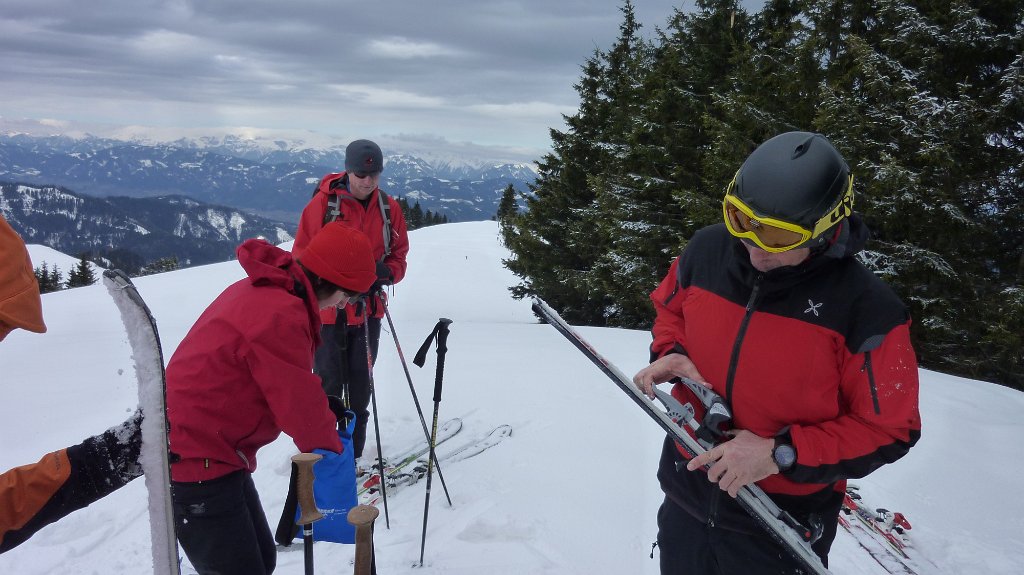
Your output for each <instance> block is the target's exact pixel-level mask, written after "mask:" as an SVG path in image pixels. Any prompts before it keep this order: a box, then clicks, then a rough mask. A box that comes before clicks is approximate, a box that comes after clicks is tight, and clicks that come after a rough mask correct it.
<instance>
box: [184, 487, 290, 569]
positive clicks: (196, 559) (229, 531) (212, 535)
mask: <svg viewBox="0 0 1024 575" xmlns="http://www.w3.org/2000/svg"><path fill="white" fill-rule="evenodd" d="M171 494H172V498H173V499H174V524H175V529H176V530H177V532H178V541H180V542H181V547H182V548H183V549H184V550H185V555H187V556H188V559H189V561H191V562H192V565H193V566H194V567H195V568H196V571H198V572H199V575H270V574H271V573H273V572H274V567H275V566H276V565H277V549H275V548H274V537H273V535H272V534H271V533H270V526H269V525H268V524H267V516H266V515H265V514H264V513H263V506H262V505H260V496H259V493H257V492H256V486H255V484H253V481H252V474H250V473H248V472H246V471H236V472H234V473H230V474H228V475H225V476H224V477H218V478H217V479H212V480H210V481H200V482H198V483H179V482H174V483H172V484H171Z"/></svg>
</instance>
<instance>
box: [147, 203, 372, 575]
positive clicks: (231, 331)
mask: <svg viewBox="0 0 1024 575" xmlns="http://www.w3.org/2000/svg"><path fill="white" fill-rule="evenodd" d="M237 253H238V262H239V263H240V264H241V265H242V268H243V269H245V271H246V273H247V274H248V276H249V277H248V278H246V279H242V280H240V281H238V282H236V283H234V284H233V285H231V286H229V287H228V288H227V289H225V290H224V292H223V293H221V295H220V296H219V297H217V299H216V300H214V301H213V303H211V304H210V306H209V307H207V308H206V311H204V312H203V314H202V315H201V316H200V317H199V319H198V320H197V321H196V323H195V324H194V325H193V326H192V329H191V330H189V332H188V334H187V335H186V336H185V339H183V340H182V342H181V344H179V345H178V348H177V350H176V351H175V352H174V355H173V356H172V357H171V360H170V362H169V363H168V365H167V417H168V420H169V421H170V449H171V452H172V454H173V457H174V458H175V462H174V463H172V464H171V481H172V483H171V492H172V498H173V500H174V516H175V527H176V530H177V535H178V540H179V541H180V542H181V546H182V548H183V549H184V551H185V554H186V555H187V556H188V558H189V560H190V561H191V562H192V565H193V566H194V567H195V568H196V570H197V571H198V572H199V573H200V575H206V574H213V573H217V574H219V575H230V574H233V573H237V574H240V575H241V574H245V575H259V574H264V573H266V574H269V573H272V572H273V570H274V567H275V565H276V562H277V551H276V549H275V546H274V539H273V536H272V534H271V531H270V527H269V525H268V524H267V519H266V515H265V514H264V512H263V508H262V505H261V504H260V499H259V495H258V494H257V492H256V487H255V485H254V483H253V480H252V473H253V471H254V470H255V469H256V451H257V450H258V449H259V448H261V447H263V446H264V445H267V444H269V443H270V442H272V441H274V440H275V439H276V438H277V437H278V435H280V433H281V432H282V431H283V432H284V433H286V434H288V435H289V436H290V437H291V438H292V439H293V440H294V441H295V445H296V446H297V447H298V448H299V450H300V451H303V452H310V451H315V452H318V453H321V454H323V455H325V456H328V457H329V456H331V455H336V454H338V453H340V452H341V449H342V446H341V442H340V440H339V438H338V434H337V430H336V423H337V420H336V417H335V415H334V413H333V412H332V411H331V409H330V408H329V406H328V399H327V396H326V395H325V394H324V391H323V389H322V388H321V385H320V378H319V377H317V376H316V375H315V374H314V373H313V354H314V351H315V350H316V348H317V346H318V345H319V344H320V315H319V312H320V310H321V309H325V308H329V307H333V306H336V305H344V304H345V303H346V302H347V301H348V300H350V299H353V298H355V297H357V296H358V295H359V294H361V293H362V292H365V291H366V290H368V289H370V286H371V285H373V283H374V282H375V281H376V280H377V273H376V265H375V263H374V261H373V256H372V254H371V249H370V243H369V240H368V239H367V238H366V236H365V235H363V233H362V232H359V231H357V230H354V229H351V228H349V227H346V226H344V225H342V224H340V223H332V224H328V225H327V226H325V227H324V229H323V230H321V231H320V233H318V234H317V235H316V237H315V238H313V240H312V241H311V242H310V243H309V245H307V246H306V248H305V250H303V252H302V254H301V255H300V256H299V257H298V258H295V257H293V256H292V254H291V253H289V252H287V251H284V250H282V249H280V248H277V247H275V246H272V245H270V244H269V243H267V242H265V241H263V240H248V241H246V242H245V243H243V244H242V245H241V246H240V247H239V248H238V252H237Z"/></svg>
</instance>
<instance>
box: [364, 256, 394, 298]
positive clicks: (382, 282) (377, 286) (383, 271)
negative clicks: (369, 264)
mask: <svg viewBox="0 0 1024 575" xmlns="http://www.w3.org/2000/svg"><path fill="white" fill-rule="evenodd" d="M392 283H394V276H393V275H392V274H391V268H389V267H388V266H386V265H385V264H384V262H382V261H381V262H377V281H376V282H374V283H373V287H371V288H370V293H377V292H378V291H380V290H381V289H383V288H384V286H388V285H391V284H392Z"/></svg>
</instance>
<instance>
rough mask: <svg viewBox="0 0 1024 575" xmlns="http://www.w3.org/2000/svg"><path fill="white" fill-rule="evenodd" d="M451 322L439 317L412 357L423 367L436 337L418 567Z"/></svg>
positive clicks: (428, 500)
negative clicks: (425, 490) (428, 448)
mask: <svg viewBox="0 0 1024 575" xmlns="http://www.w3.org/2000/svg"><path fill="white" fill-rule="evenodd" d="M451 323H452V320H450V319H448V318H443V317H442V318H441V319H440V320H439V321H438V322H437V325H436V326H434V331H432V332H431V333H430V335H429V336H427V339H426V341H424V342H423V345H422V346H420V349H419V351H418V352H416V357H415V358H413V360H412V361H413V363H415V364H416V365H418V366H420V367H423V363H424V362H425V361H426V359H427V350H428V349H429V348H430V344H431V342H432V341H433V340H434V337H435V336H436V337H437V370H436V371H435V372H434V373H435V375H434V423H433V426H432V431H431V436H430V457H429V458H428V459H427V496H426V501H425V502H424V503H423V535H422V537H421V538H420V567H423V552H424V550H425V549H426V545H427V515H428V514H429V513H430V479H431V477H433V470H434V461H436V460H437V454H436V453H434V447H435V442H436V439H437V414H438V411H439V410H440V408H441V383H442V380H443V379H444V356H445V354H446V353H447V352H448V326H449V325H450V324H451Z"/></svg>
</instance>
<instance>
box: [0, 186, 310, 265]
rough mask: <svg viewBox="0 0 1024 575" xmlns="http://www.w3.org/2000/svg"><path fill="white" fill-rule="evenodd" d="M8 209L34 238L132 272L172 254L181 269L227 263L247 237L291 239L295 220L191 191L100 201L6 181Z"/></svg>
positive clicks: (0, 204)
mask: <svg viewBox="0 0 1024 575" xmlns="http://www.w3.org/2000/svg"><path fill="white" fill-rule="evenodd" d="M0 214H2V215H3V216H4V218H5V219H6V220H7V221H8V222H9V223H10V224H11V225H12V226H13V227H14V229H15V230H17V231H18V233H20V234H21V235H22V237H23V238H24V239H25V241H27V242H29V243H33V244H41V245H46V246H49V247H51V248H53V249H55V250H58V251H60V252H63V253H66V254H73V255H77V254H81V253H88V254H90V255H91V256H92V257H94V258H97V259H98V260H100V261H103V262H104V263H105V265H106V266H107V267H120V268H122V269H125V270H129V271H132V272H135V271H137V270H138V268H139V267H141V266H143V265H146V264H148V263H151V262H153V261H154V260H158V259H162V258H169V257H177V258H178V262H179V265H180V266H181V267H188V266H193V265H202V264H208V263H214V262H223V261H226V260H229V259H232V258H233V257H234V255H235V248H236V247H237V246H238V244H240V243H241V242H242V241H244V240H245V239H247V238H251V237H256V236H262V237H265V238H267V239H269V240H270V241H273V242H275V243H280V242H286V241H290V240H291V239H292V232H293V230H294V225H289V224H285V223H281V222H275V221H272V220H269V219H267V218H262V217H259V216H254V215H252V214H248V213H245V212H242V211H240V210H238V209H235V208H229V207H225V206H217V205H212V204H204V203H201V202H197V201H195V200H192V199H190V198H187V197H183V196H161V197H152V198H128V197H122V196H118V197H107V198H96V197H91V196H86V195H82V194H77V193H75V192H73V191H70V190H66V189H62V188H57V187H53V186H30V185H23V184H14V183H5V182H2V181H0ZM50 263H51V264H52V263H53V262H50ZM36 265H37V266H38V265H39V262H37V264H36ZM63 269H64V270H65V271H66V270H67V269H68V268H63Z"/></svg>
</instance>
